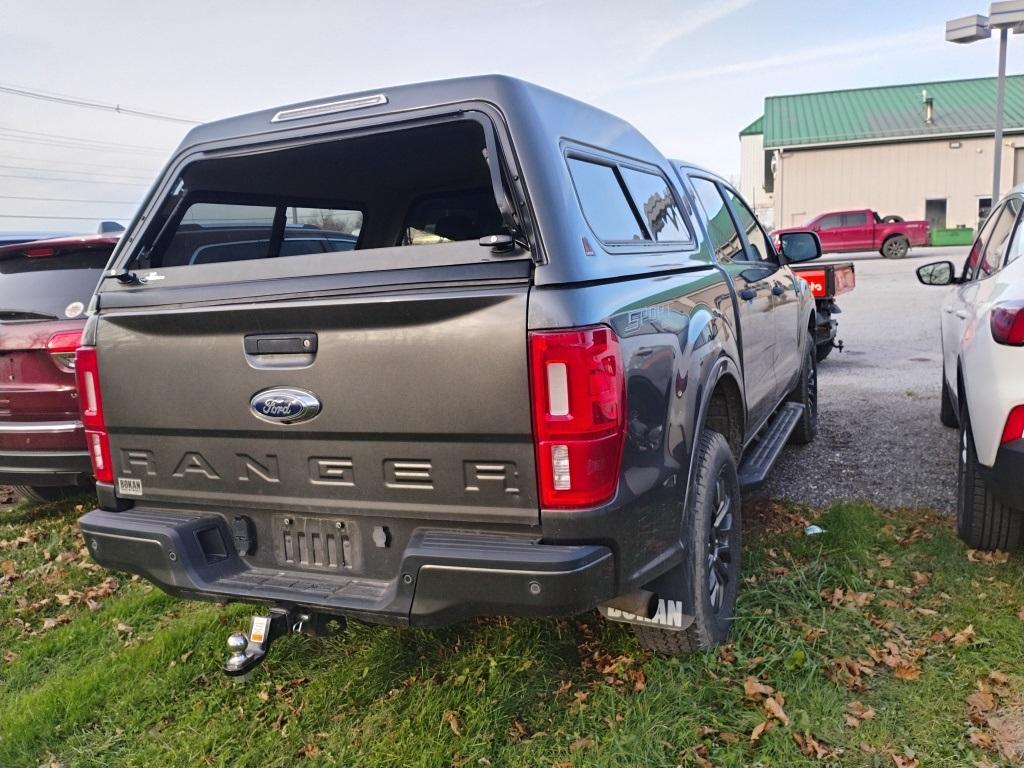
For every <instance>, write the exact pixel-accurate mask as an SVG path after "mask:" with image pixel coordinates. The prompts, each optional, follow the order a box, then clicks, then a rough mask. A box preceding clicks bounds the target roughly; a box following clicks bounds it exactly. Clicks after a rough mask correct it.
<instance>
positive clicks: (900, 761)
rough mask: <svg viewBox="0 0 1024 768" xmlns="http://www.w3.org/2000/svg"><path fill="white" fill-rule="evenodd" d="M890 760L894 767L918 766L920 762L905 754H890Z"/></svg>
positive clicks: (911, 767)
mask: <svg viewBox="0 0 1024 768" xmlns="http://www.w3.org/2000/svg"><path fill="white" fill-rule="evenodd" d="M892 761H893V763H894V764H895V765H896V768H918V766H919V765H921V762H920V761H919V760H918V759H917V758H916V757H907V756H906V755H896V754H894V755H892Z"/></svg>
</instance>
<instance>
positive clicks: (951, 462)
mask: <svg viewBox="0 0 1024 768" xmlns="http://www.w3.org/2000/svg"><path fill="white" fill-rule="evenodd" d="M966 253H967V249H966V248H917V249H914V250H913V251H911V257H909V258H906V259H903V260H901V261H890V260H888V259H883V258H881V257H880V256H879V255H878V254H847V255H846V256H844V257H836V258H830V259H829V260H830V261H848V260H852V261H854V262H855V264H856V268H857V287H856V289H855V290H854V291H853V292H852V293H848V294H845V295H844V296H842V297H840V298H839V300H838V304H839V306H840V308H841V309H842V310H843V312H842V314H841V315H839V318H838V319H839V338H840V339H842V340H843V341H844V342H845V344H846V351H844V352H843V353H842V354H840V353H839V352H838V351H833V352H832V354H831V355H830V356H829V357H828V359H827V360H825V361H824V362H823V363H821V365H820V366H819V368H818V390H819V397H820V405H819V430H818V437H817V439H816V440H815V441H814V442H813V443H812V444H811V445H808V446H791V447H788V448H787V449H786V450H785V452H784V453H783V455H782V457H781V458H780V459H779V463H778V464H777V465H776V467H775V468H774V469H773V471H772V473H771V475H770V476H769V480H768V483H767V484H766V485H765V486H764V488H763V489H762V490H761V492H760V493H761V495H764V496H770V497H774V498H783V499H790V500H793V501H800V502H804V503H807V504H811V505H813V506H825V505H827V504H829V503H831V502H832V501H836V500H842V499H848V500H853V499H866V500H869V501H872V502H875V503H878V504H881V505H885V506H891V507H897V506H899V507H927V508H930V509H937V510H940V511H943V512H949V513H952V512H953V510H954V500H955V495H956V432H955V430H952V429H947V428H945V427H943V426H942V425H941V424H940V423H939V393H940V386H941V384H940V382H941V379H940V375H941V373H940V371H941V365H942V363H941V360H942V347H941V341H940V338H939V311H940V310H939V307H940V305H941V303H942V299H943V296H944V295H945V292H946V290H947V289H943V288H927V287H925V286H923V285H921V284H920V283H918V282H917V278H916V277H915V275H914V270H915V269H916V268H917V267H918V266H919V265H921V264H923V263H927V262H929V261H936V260H939V259H946V258H948V259H950V260H951V261H953V263H954V264H958V265H959V264H961V263H962V262H963V259H964V257H965V256H966Z"/></svg>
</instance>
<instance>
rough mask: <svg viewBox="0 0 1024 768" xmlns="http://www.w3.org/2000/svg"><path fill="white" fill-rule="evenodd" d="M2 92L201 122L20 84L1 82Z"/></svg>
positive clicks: (107, 109)
mask: <svg viewBox="0 0 1024 768" xmlns="http://www.w3.org/2000/svg"><path fill="white" fill-rule="evenodd" d="M0 93H8V94H10V95H12V96H24V97H26V98H29V99H39V100H40V101H49V102H51V103H54V104H65V105H67V106H70V107H85V108H86V109H98V110H101V111H103V112H116V113H117V114H119V115H130V116H132V117H146V118H149V119H151V120H165V121H167V122H169V123H183V124H185V125H198V124H199V121H198V120H189V119H188V118H185V117H176V116H174V115H165V114H163V113H160V112H149V111H147V110H144V109H135V108H133V107H125V106H122V105H120V104H105V103H103V102H101V101H90V100H89V99H81V98H78V97H76V96H64V95H62V94H59V93H47V92H46V91H36V90H32V89H31V88H24V87H22V86H19V85H6V84H3V83H0Z"/></svg>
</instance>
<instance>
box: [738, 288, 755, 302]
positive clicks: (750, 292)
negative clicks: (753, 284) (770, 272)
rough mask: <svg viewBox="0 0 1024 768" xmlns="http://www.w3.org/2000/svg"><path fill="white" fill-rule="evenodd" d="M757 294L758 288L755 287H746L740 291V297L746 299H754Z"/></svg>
mask: <svg viewBox="0 0 1024 768" xmlns="http://www.w3.org/2000/svg"><path fill="white" fill-rule="evenodd" d="M755 296H757V290H756V289H755V288H744V289H743V290H742V291H740V298H741V299H743V300H744V301H752V300H753V298H754V297H755Z"/></svg>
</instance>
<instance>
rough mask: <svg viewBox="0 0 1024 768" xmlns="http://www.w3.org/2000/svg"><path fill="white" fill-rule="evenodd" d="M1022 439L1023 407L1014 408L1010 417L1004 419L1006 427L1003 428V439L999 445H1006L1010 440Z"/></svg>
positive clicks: (1023, 428)
mask: <svg viewBox="0 0 1024 768" xmlns="http://www.w3.org/2000/svg"><path fill="white" fill-rule="evenodd" d="M1021 438H1024V405H1017V406H1014V408H1013V410H1011V411H1010V415H1009V416H1007V417H1006V426H1005V427H1003V439H1002V440H1000V441H999V444H1000V445H1002V444H1003V443H1008V442H1010V441H1011V440H1020V439H1021Z"/></svg>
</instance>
